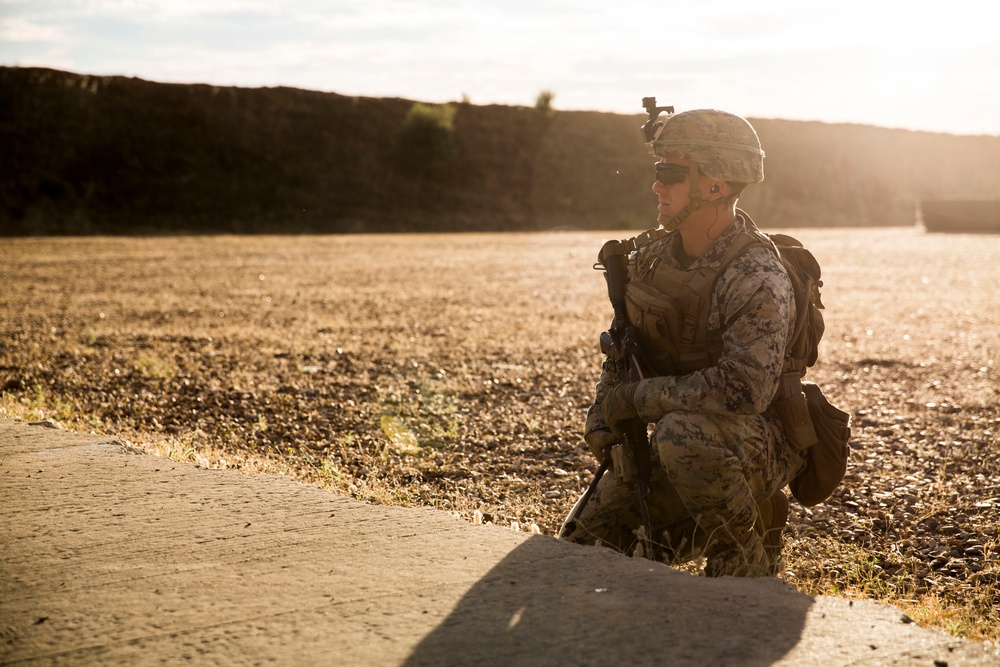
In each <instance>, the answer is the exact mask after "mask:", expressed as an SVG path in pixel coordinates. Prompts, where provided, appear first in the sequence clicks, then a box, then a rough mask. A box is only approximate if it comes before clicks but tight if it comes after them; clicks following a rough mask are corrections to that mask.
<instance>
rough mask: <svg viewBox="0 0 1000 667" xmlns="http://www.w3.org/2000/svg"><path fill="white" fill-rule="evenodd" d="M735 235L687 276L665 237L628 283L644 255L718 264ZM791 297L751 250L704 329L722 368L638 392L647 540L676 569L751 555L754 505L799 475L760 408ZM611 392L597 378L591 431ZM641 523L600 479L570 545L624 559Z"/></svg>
mask: <svg viewBox="0 0 1000 667" xmlns="http://www.w3.org/2000/svg"><path fill="white" fill-rule="evenodd" d="M743 233H747V232H746V227H745V223H744V221H743V220H742V218H737V220H736V222H735V223H734V224H733V225H730V227H729V228H727V229H726V231H725V232H724V233H723V234H722V236H720V238H719V239H717V241H716V242H715V244H713V246H712V247H711V248H710V249H709V251H708V252H706V253H705V254H704V255H702V256H701V257H699V258H697V259H695V260H694V261H693V263H691V264H690V265H689V266H683V260H682V258H683V257H684V256H683V254H682V253H681V252H679V250H680V243H681V239H680V235H679V234H677V233H676V232H675V233H673V234H670V235H669V236H667V237H665V238H664V239H661V240H660V241H657V242H656V243H653V244H651V245H650V246H647V247H646V248H643V249H642V250H640V251H638V252H637V253H635V254H634V255H633V257H632V258H631V261H630V267H629V271H630V280H641V276H640V275H639V274H641V273H642V271H641V270H640V269H637V267H642V266H644V265H645V264H646V263H647V262H648V261H649V260H650V258H651V257H652V256H656V257H658V258H660V261H672V262H676V264H677V267H678V268H683V269H686V270H691V271H695V270H698V269H699V268H701V267H703V266H711V265H713V264H712V263H713V262H714V263H715V265H718V263H721V262H722V260H723V258H724V257H725V254H726V250H727V249H728V248H729V246H730V244H732V243H733V241H734V240H735V239H736V237H737V235H739V234H743ZM793 298H794V297H793V292H792V286H791V282H790V281H789V279H788V275H787V273H786V272H785V269H784V267H783V266H782V265H781V262H780V260H779V259H778V258H777V257H775V256H774V254H773V253H772V252H770V251H769V250H767V249H766V248H760V247H754V248H751V249H750V250H749V251H747V252H746V253H744V254H743V255H741V256H740V257H738V258H737V259H736V260H734V261H733V262H732V263H730V264H729V266H728V267H727V268H726V270H725V271H724V272H723V273H722V275H720V276H719V279H718V281H717V282H716V284H715V287H714V289H713V292H712V297H711V299H712V301H711V309H712V310H711V314H710V317H709V328H710V329H712V328H716V329H720V330H721V332H722V333H721V336H722V340H723V350H722V357H721V358H720V360H719V363H718V364H716V365H714V366H711V367H708V368H704V369H701V370H698V371H695V372H692V373H688V374H686V375H676V376H663V377H654V378H647V379H645V380H642V381H641V382H640V383H639V386H638V388H637V391H636V407H637V409H638V411H639V415H640V416H641V417H642V418H643V419H644V420H645V421H647V422H648V423H652V424H655V427H654V429H653V432H652V436H651V443H652V449H653V455H654V457H655V459H654V466H653V474H652V478H651V484H652V487H653V490H652V492H651V494H650V496H648V497H647V499H646V502H647V506H648V510H649V514H650V518H651V524H652V527H653V538H654V539H655V540H656V541H658V542H660V543H661V544H664V545H665V546H667V551H668V558H670V559H671V560H674V561H675V562H676V561H682V560H688V559H690V558H692V557H694V556H697V555H698V554H699V553H701V552H702V551H704V550H705V549H706V548H710V547H711V544H712V543H713V542H718V543H721V544H728V545H732V544H750V545H754V548H756V546H755V545H756V542H757V541H758V540H755V539H754V537H753V535H754V530H753V529H754V525H755V523H756V522H757V516H758V510H757V507H758V504H759V503H761V502H764V501H766V499H767V498H769V497H770V496H771V495H772V494H773V493H775V492H776V491H777V490H779V489H781V488H783V487H784V486H785V485H786V484H787V483H788V481H789V480H790V479H791V478H792V477H794V476H795V475H796V474H797V473H798V472H799V470H800V469H801V468H802V466H803V464H804V462H803V459H802V457H801V455H800V454H798V453H797V452H795V450H794V448H792V447H790V446H789V445H788V442H787V439H786V437H785V435H784V432H783V430H782V428H781V424H780V421H779V420H778V417H777V415H775V414H774V413H773V412H772V411H771V410H770V409H768V405H769V404H770V401H771V399H772V397H773V396H774V393H775V391H776V389H777V383H778V377H779V375H780V372H781V366H782V361H783V358H784V354H785V345H786V342H787V341H788V339H789V336H790V334H791V331H790V330H791V327H792V324H793V322H794V301H793ZM612 381H613V377H612V375H611V373H609V372H608V370H607V367H606V369H605V372H604V373H603V374H602V377H601V381H600V382H599V383H598V386H597V392H596V394H597V400H596V402H595V408H592V409H591V411H590V413H589V415H588V425H587V429H588V430H593V429H595V428H599V427H600V426H601V425H600V423H599V422H600V417H599V415H600V400H601V398H602V397H603V395H604V394H605V393H606V392H607V391H608V389H609V388H610V386H611V385H610V383H611V382H612ZM640 523H641V522H640V520H639V508H638V506H637V503H636V495H635V492H634V490H632V489H630V488H628V487H627V486H626V485H624V484H622V483H621V482H619V481H618V479H617V478H616V477H615V476H614V475H613V474H608V475H605V476H604V478H602V480H601V482H600V484H599V485H598V487H597V489H596V491H595V493H594V495H593V496H592V497H591V500H590V502H589V503H588V505H587V507H586V508H585V509H584V511H583V513H582V515H581V516H580V517H578V519H577V521H576V528H575V530H574V531H573V532H571V533H570V535H569V536H568V537H567V539H569V540H570V541H574V542H579V543H587V544H594V543H595V542H599V543H601V544H605V545H607V546H611V547H614V548H616V549H619V550H621V551H623V552H626V553H631V551H632V549H634V546H635V544H636V537H635V531H636V530H638V528H639V525H640ZM710 550H711V549H710ZM721 551H724V549H716V552H721Z"/></svg>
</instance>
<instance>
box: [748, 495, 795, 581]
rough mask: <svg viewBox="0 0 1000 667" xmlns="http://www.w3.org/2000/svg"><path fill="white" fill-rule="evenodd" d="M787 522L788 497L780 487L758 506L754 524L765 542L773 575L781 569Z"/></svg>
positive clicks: (765, 550)
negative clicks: (783, 538) (783, 537)
mask: <svg viewBox="0 0 1000 667" xmlns="http://www.w3.org/2000/svg"><path fill="white" fill-rule="evenodd" d="M786 523H788V497H787V496H786V495H785V493H784V491H782V490H781V489H778V490H777V491H775V492H774V494H773V495H772V496H771V497H770V498H768V499H767V500H765V501H764V502H762V503H761V504H760V506H759V507H758V511H757V524H756V525H755V526H754V528H755V529H756V530H757V532H758V534H759V535H760V536H761V539H762V541H763V543H764V552H765V553H766V554H767V559H768V562H769V563H770V575H771V576H772V577H773V576H776V575H777V574H778V572H780V571H781V549H782V547H783V546H784V541H783V540H782V535H783V533H784V531H785V524H786Z"/></svg>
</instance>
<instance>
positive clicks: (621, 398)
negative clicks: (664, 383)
mask: <svg viewBox="0 0 1000 667" xmlns="http://www.w3.org/2000/svg"><path fill="white" fill-rule="evenodd" d="M638 385H639V383H638V382H626V383H625V384H620V385H618V386H617V387H615V388H614V389H612V390H611V391H609V392H608V393H607V394H605V396H604V400H602V401H601V408H602V409H603V411H604V421H606V422H607V424H608V426H609V427H610V428H611V430H612V431H614V432H615V433H617V434H618V435H621V434H622V433H624V431H625V429H623V428H622V427H621V423H622V422H626V421H628V420H629V419H635V418H636V417H638V416H639V413H638V412H637V411H636V409H635V389H636V387H637V386H638Z"/></svg>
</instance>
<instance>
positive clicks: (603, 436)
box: [583, 428, 618, 462]
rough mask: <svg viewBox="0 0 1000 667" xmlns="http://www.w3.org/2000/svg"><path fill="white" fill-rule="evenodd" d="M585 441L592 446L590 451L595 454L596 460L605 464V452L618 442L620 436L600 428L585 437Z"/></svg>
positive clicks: (607, 429)
mask: <svg viewBox="0 0 1000 667" xmlns="http://www.w3.org/2000/svg"><path fill="white" fill-rule="evenodd" d="M583 439H584V440H586V441H587V444H588V445H589V446H590V451H592V452H593V453H594V458H596V459H597V460H598V462H603V461H604V450H605V449H606V448H607V447H608V445H613V444H615V441H617V440H618V436H616V435H615V434H614V433H612V432H611V429H609V428H599V429H597V430H595V431H591V432H590V433H588V434H587V435H585V436H583Z"/></svg>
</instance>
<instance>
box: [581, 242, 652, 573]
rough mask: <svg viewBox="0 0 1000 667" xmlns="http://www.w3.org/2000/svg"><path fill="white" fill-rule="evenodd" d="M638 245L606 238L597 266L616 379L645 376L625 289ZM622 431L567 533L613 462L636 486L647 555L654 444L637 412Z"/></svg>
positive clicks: (605, 347)
mask: <svg viewBox="0 0 1000 667" xmlns="http://www.w3.org/2000/svg"><path fill="white" fill-rule="evenodd" d="M634 249H635V239H632V240H631V241H627V242H623V241H608V242H606V243H605V244H604V246H603V247H602V248H601V252H600V254H599V255H598V261H597V264H595V265H594V268H595V269H600V268H603V269H604V278H605V280H606V281H607V283H608V297H609V298H610V300H611V307H612V309H613V311H614V318H613V319H612V322H611V328H610V329H609V330H608V331H605V332H604V333H602V334H601V352H603V353H604V354H605V355H607V357H608V359H610V360H611V362H612V364H613V365H614V374H615V385H616V386H617V385H620V384H624V383H626V382H637V381H639V380H641V379H642V377H643V374H642V367H641V364H640V361H639V360H640V356H641V349H640V346H639V340H638V335H637V334H636V331H635V327H633V326H632V325H631V324H630V323H629V319H628V309H627V307H626V305H625V289H626V287H627V286H628V271H627V270H628V251H630V250H634ZM622 427H623V431H624V432H623V434H622V436H621V437H620V438H619V440H618V442H616V443H614V444H613V445H611V446H609V447H608V448H607V449H605V452H604V459H603V460H602V461H601V466H600V468H598V470H597V473H596V474H595V475H594V479H593V481H592V482H591V483H590V486H589V487H588V488H587V491H586V493H584V495H583V497H582V498H581V499H580V501H579V502H577V504H576V506H575V507H574V508H573V510H572V511H571V512H570V516H569V518H568V519H567V521H566V523H565V525H564V529H563V536H565V535H567V534H569V532H571V531H572V528H573V526H574V522H575V521H576V519H577V517H579V516H580V514H581V513H582V512H583V508H584V507H585V506H586V504H587V501H588V500H589V499H590V496H591V494H592V493H593V492H594V489H595V488H596V487H597V483H598V482H599V481H600V479H601V477H602V476H603V475H604V473H605V471H607V469H608V467H609V466H610V465H612V464H613V465H614V469H615V474H616V475H617V476H618V478H619V479H621V480H622V482H624V483H625V484H627V485H629V486H631V487H634V488H635V491H636V496H637V500H638V502H639V511H640V515H641V517H642V522H643V527H644V528H645V532H646V534H645V538H646V544H645V545H644V547H645V549H646V551H645V553H646V555H647V557H649V558H654V559H655V558H656V556H657V553H658V550H654V549H655V545H654V543H653V540H652V537H653V535H652V530H651V526H650V521H649V508H648V506H647V504H646V496H648V495H649V492H650V483H649V478H650V474H651V468H652V464H651V456H652V450H651V448H650V444H649V435H648V434H647V433H646V424H645V423H644V422H643V421H642V420H641V419H638V418H635V419H630V420H628V421H627V422H625V423H624V424H622Z"/></svg>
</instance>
